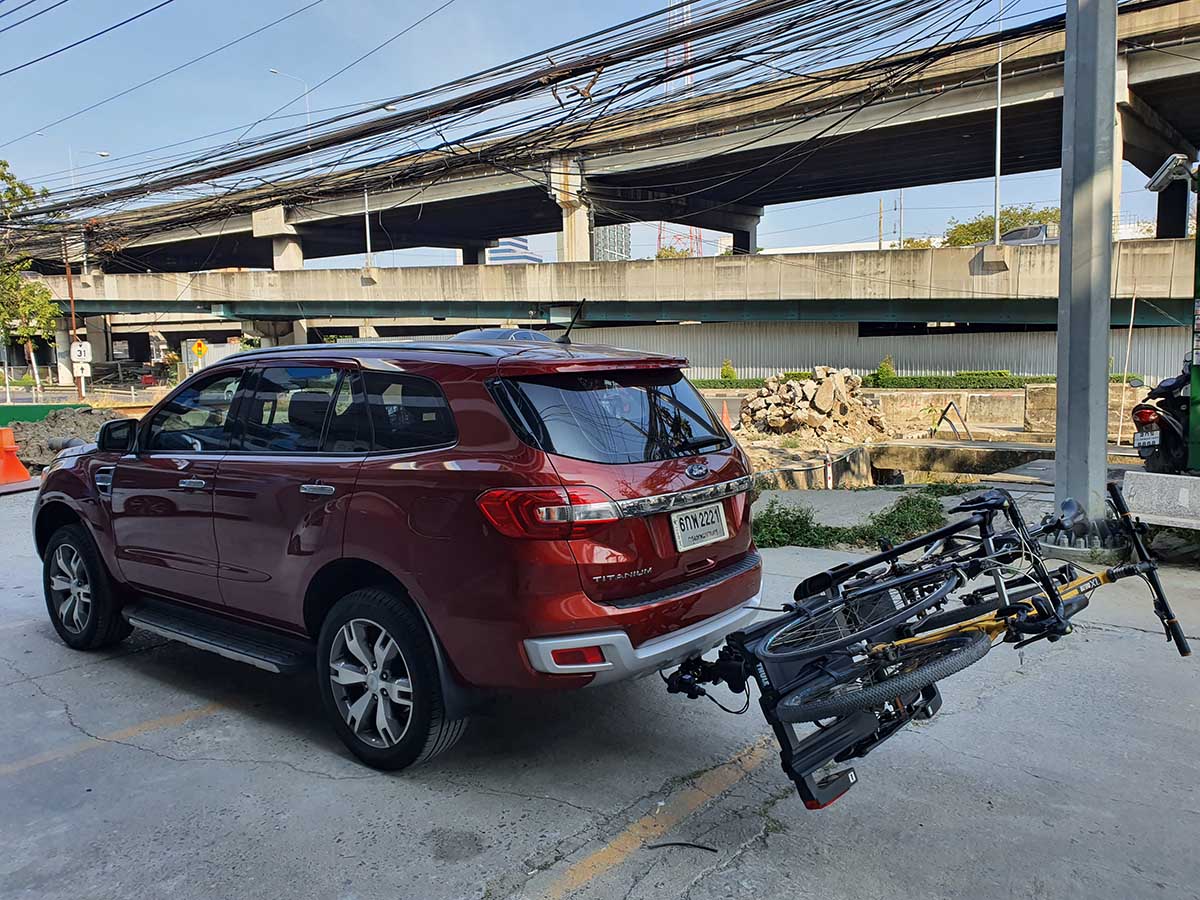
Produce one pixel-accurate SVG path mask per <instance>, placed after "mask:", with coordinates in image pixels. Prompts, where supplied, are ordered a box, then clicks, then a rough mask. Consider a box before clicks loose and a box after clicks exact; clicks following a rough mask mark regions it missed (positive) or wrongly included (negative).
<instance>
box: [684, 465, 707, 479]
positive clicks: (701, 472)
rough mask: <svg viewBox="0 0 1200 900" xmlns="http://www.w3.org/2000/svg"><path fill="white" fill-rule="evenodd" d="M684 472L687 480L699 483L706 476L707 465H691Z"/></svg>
mask: <svg viewBox="0 0 1200 900" xmlns="http://www.w3.org/2000/svg"><path fill="white" fill-rule="evenodd" d="M685 471H686V472H687V476H688V478H695V479H696V480H697V481H699V480H700V479H701V478H704V477H705V476H707V475H708V463H692V464H691V465H690V466H688V467H687V469H686V470H685Z"/></svg>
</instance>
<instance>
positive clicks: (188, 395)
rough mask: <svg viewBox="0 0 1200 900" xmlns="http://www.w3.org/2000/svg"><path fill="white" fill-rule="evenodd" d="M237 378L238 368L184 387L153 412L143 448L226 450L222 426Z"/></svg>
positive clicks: (226, 419) (231, 402)
mask: <svg viewBox="0 0 1200 900" xmlns="http://www.w3.org/2000/svg"><path fill="white" fill-rule="evenodd" d="M241 378H242V373H241V372H240V371H238V372H223V373H220V374H217V375H213V376H212V377H210V378H205V379H202V380H200V381H197V382H195V383H193V384H191V385H189V386H188V387H186V388H184V389H183V390H182V391H180V392H179V393H178V394H176V395H175V396H174V397H172V398H171V399H170V400H169V401H167V405H166V406H164V407H163V408H162V409H160V410H159V411H158V412H157V413H155V415H154V418H153V420H152V421H151V422H150V428H149V431H148V435H149V438H148V440H147V442H146V449H147V450H181V451H187V452H195V453H211V452H217V451H222V450H225V449H227V448H228V446H229V436H228V432H227V430H226V428H225V425H226V422H227V421H228V419H229V410H230V409H231V408H232V407H233V397H234V395H235V394H236V393H237V390H238V386H239V384H240V383H241Z"/></svg>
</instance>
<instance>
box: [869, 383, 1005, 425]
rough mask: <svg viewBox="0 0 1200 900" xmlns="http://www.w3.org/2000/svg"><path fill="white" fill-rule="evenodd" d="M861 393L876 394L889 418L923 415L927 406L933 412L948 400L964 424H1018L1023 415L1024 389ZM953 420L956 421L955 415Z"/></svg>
mask: <svg viewBox="0 0 1200 900" xmlns="http://www.w3.org/2000/svg"><path fill="white" fill-rule="evenodd" d="M863 393H864V394H866V395H867V396H870V397H876V398H878V400H879V404H880V407H881V408H882V409H883V414H884V416H886V417H887V418H888V419H889V420H891V421H893V422H895V421H903V420H907V419H910V418H915V417H920V416H924V415H925V414H926V412H927V411H928V410H930V409H936V412H935V413H932V414H931V415H936V414H937V413H940V412H941V411H942V410H943V409H945V408H946V404H948V403H950V402H951V401H953V402H954V403H955V404H957V405H958V409H959V411H960V412H961V413H962V414H963V416H964V417H965V418H966V420H967V424H968V425H1020V424H1021V423H1022V422H1023V421H1024V419H1025V392H1024V391H913V390H879V389H876V388H867V389H864V391H863ZM951 415H953V414H951ZM929 424H930V425H932V424H933V422H932V421H930V423H929ZM955 424H958V421H957V419H956V420H955Z"/></svg>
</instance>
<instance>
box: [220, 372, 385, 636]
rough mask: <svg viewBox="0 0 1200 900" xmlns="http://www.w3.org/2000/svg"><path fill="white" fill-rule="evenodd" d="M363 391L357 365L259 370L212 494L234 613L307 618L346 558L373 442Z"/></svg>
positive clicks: (285, 621) (295, 622)
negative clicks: (321, 578)
mask: <svg viewBox="0 0 1200 900" xmlns="http://www.w3.org/2000/svg"><path fill="white" fill-rule="evenodd" d="M361 390H362V388H361V386H360V385H359V383H358V377H357V368H356V367H355V365H354V364H353V363H350V362H326V361H321V362H319V363H314V362H310V361H295V362H288V361H280V362H275V361H272V362H271V363H269V364H268V363H263V364H260V365H259V366H258V367H256V369H255V371H254V373H253V376H252V380H251V383H250V385H249V386H248V387H247V389H246V391H245V399H244V401H243V402H242V404H241V406H240V411H239V416H238V421H237V424H236V426H235V429H234V431H235V436H234V439H233V441H232V443H231V447H230V450H229V452H228V453H227V454H225V456H224V458H223V459H222V460H221V464H220V467H219V469H218V471H217V479H216V490H215V493H214V500H213V504H214V522H215V530H216V540H217V552H218V556H219V558H220V586H221V596H222V598H223V600H224V602H225V604H226V606H227V607H228V608H229V609H230V610H232V611H236V612H239V613H242V614H244V615H247V616H249V617H252V618H256V619H260V620H262V621H264V622H268V623H271V624H276V625H282V626H290V627H298V626H302V625H303V622H304V615H303V612H304V610H303V607H304V593H305V590H306V589H307V587H308V584H309V582H310V581H311V579H312V577H313V575H315V574H316V572H317V571H319V570H320V569H321V567H322V566H324V565H325V564H326V563H328V562H330V561H332V560H335V559H339V558H341V554H342V536H343V530H344V527H345V522H346V508H347V506H348V504H349V502H350V496H351V494H352V493H353V491H354V482H355V478H356V477H357V475H358V468H359V465H360V464H361V462H362V460H363V458H364V457H365V456H366V453H367V450H368V449H369V447H370V433H369V425H368V424H367V421H366V414H365V410H364V408H363V400H362V395H361Z"/></svg>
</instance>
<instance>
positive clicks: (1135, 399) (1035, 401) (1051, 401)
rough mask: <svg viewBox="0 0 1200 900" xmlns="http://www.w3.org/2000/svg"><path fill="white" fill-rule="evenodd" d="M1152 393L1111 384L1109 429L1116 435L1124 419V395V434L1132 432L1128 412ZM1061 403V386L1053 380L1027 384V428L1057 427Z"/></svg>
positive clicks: (1146, 390) (1036, 429) (1045, 429)
mask: <svg viewBox="0 0 1200 900" xmlns="http://www.w3.org/2000/svg"><path fill="white" fill-rule="evenodd" d="M1147 393H1149V390H1148V389H1147V388H1136V389H1135V388H1129V387H1127V388H1122V386H1121V385H1119V384H1113V385H1109V388H1108V433H1109V434H1110V435H1116V433H1117V426H1118V423H1119V422H1120V420H1121V399H1122V395H1124V400H1125V419H1124V428H1123V434H1124V435H1125V437H1126V438H1128V436H1129V435H1130V434H1131V433H1132V431H1133V426H1132V425H1131V424H1130V420H1129V413H1130V411H1131V410H1132V409H1133V407H1134V406H1135V405H1136V404H1138V403H1140V402H1141V401H1142V400H1143V399H1145V397H1146V394H1147ZM1057 403H1058V386H1057V385H1053V384H1031V385H1028V386H1027V387H1026V388H1025V430H1026V431H1054V430H1055V417H1056V409H1057V406H1056V404H1057Z"/></svg>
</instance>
